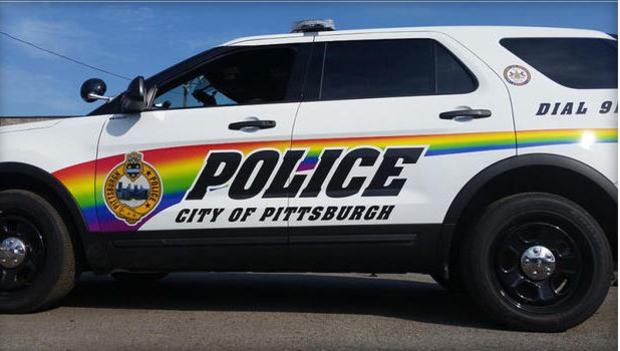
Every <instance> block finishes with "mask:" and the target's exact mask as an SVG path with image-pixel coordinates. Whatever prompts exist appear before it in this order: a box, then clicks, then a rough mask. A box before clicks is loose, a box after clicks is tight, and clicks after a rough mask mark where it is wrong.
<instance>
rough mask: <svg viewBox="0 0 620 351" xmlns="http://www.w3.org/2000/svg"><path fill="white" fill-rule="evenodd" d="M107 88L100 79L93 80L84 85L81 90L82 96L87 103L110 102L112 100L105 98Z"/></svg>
mask: <svg viewBox="0 0 620 351" xmlns="http://www.w3.org/2000/svg"><path fill="white" fill-rule="evenodd" d="M106 89H107V87H106V85H105V82H104V81H103V80H101V79H99V78H91V79H88V80H86V81H85V82H84V83H82V87H81V88H80V96H82V100H84V101H86V102H94V101H97V100H106V101H110V100H111V98H110V97H107V96H104V95H103V94H105V91H106Z"/></svg>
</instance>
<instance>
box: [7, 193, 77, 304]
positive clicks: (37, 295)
mask: <svg viewBox="0 0 620 351" xmlns="http://www.w3.org/2000/svg"><path fill="white" fill-rule="evenodd" d="M10 237H15V238H21V239H20V240H22V239H23V242H24V243H27V244H28V245H27V250H26V255H25V258H24V261H23V262H22V263H21V264H20V265H19V266H17V267H15V268H7V267H6V266H3V265H2V263H0V313H27V312H33V311H37V310H40V309H43V308H47V307H50V306H51V305H53V304H54V303H56V302H58V301H59V300H60V299H61V298H63V297H64V296H66V295H67V294H68V293H69V292H70V291H71V289H72V288H73V286H74V284H75V277H76V263H75V255H74V250H73V243H72V241H71V237H70V235H69V232H68V230H67V227H66V225H65V223H64V222H63V220H62V218H61V217H60V215H59V214H58V212H57V211H56V210H55V209H54V207H52V205H50V203H48V202H47V201H46V200H45V199H43V198H42V197H40V196H38V195H36V194H34V193H32V192H29V191H25V190H5V191H1V192H0V242H3V241H4V240H5V239H7V238H10ZM5 265H6V263H5ZM9 277H11V278H9ZM12 277H16V279H13V278H12Z"/></svg>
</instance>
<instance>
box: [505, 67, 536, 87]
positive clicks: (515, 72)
mask: <svg viewBox="0 0 620 351" xmlns="http://www.w3.org/2000/svg"><path fill="white" fill-rule="evenodd" d="M504 78H505V79H506V80H507V81H508V83H510V84H512V85H525V84H527V83H529V81H530V79H531V78H532V76H531V75H530V71H528V70H527V68H525V67H523V66H519V65H512V66H508V67H506V69H505V70H504Z"/></svg>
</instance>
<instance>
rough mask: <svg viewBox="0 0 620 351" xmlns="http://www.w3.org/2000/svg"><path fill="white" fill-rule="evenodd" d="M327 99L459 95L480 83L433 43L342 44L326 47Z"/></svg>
mask: <svg viewBox="0 0 620 351" xmlns="http://www.w3.org/2000/svg"><path fill="white" fill-rule="evenodd" d="M326 45H327V46H326V53H325V65H324V68H323V69H324V73H323V84H322V87H321V99H322V100H332V99H354V98H373V97H390V96H412V95H434V94H459V93H467V92H471V91H473V90H474V89H475V88H476V82H475V81H474V79H473V78H472V77H471V75H470V74H469V73H468V72H467V70H466V69H465V68H464V67H463V65H462V64H461V63H460V62H459V61H457V60H456V58H455V57H454V56H453V55H452V54H451V53H450V52H448V51H447V49H445V48H444V47H443V46H441V45H440V44H439V43H437V42H435V41H434V40H430V39H396V40H363V41H337V42H329V43H327V44H326Z"/></svg>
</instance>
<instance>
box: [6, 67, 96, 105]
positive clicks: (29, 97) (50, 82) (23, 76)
mask: <svg viewBox="0 0 620 351" xmlns="http://www.w3.org/2000/svg"><path fill="white" fill-rule="evenodd" d="M63 88H65V87H60V86H59V79H58V78H57V77H56V78H55V77H53V76H51V75H49V74H41V73H35V72H32V71H28V70H25V69H22V68H19V67H16V66H7V65H2V66H0V92H2V93H1V94H0V116H1V115H14V114H24V113H27V114H33V113H34V114H46V115H53V114H59V115H70V114H80V113H83V112H84V111H85V110H87V106H85V104H84V103H82V100H80V99H79V96H78V92H77V89H75V92H74V93H73V94H71V96H69V95H68V91H71V92H73V89H72V90H68V89H63ZM4 100H6V101H9V100H10V101H11V104H10V106H11V107H12V108H23V109H24V110H23V112H21V111H15V110H13V109H11V110H7V109H6V108H5V106H7V104H5V103H3V101H4Z"/></svg>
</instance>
